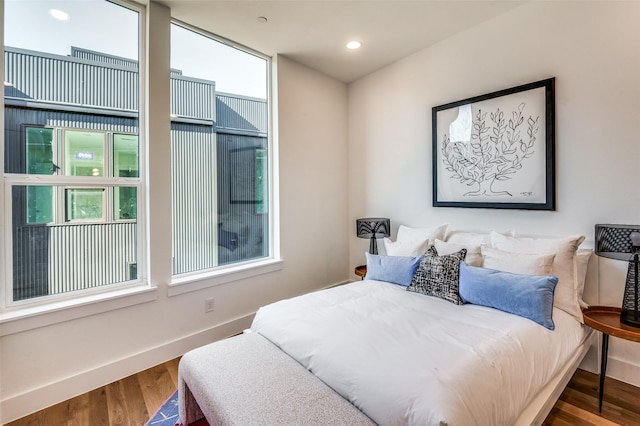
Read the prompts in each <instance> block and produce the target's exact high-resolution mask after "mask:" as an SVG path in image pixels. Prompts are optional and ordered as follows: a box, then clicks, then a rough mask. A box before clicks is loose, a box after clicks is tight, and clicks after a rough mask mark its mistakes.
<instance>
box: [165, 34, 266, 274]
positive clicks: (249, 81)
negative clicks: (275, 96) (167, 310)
mask: <svg viewBox="0 0 640 426" xmlns="http://www.w3.org/2000/svg"><path fill="white" fill-rule="evenodd" d="M194 52H198V54H195V53H194ZM268 64H269V62H268V60H267V59H266V58H264V57H261V56H259V55H257V54H255V53H252V52H247V51H243V50H240V49H237V48H235V47H232V46H229V45H227V44H225V43H223V42H221V41H218V40H217V39H216V38H215V37H214V36H212V35H209V34H206V33H204V32H201V31H199V30H196V29H192V28H185V27H183V26H179V25H176V24H174V25H172V27H171V67H172V69H173V71H174V73H173V75H172V86H171V87H172V92H171V95H172V102H171V117H172V119H171V120H172V123H171V154H172V158H171V179H172V188H171V196H172V220H173V223H172V225H173V226H172V230H173V254H174V258H173V273H174V275H179V274H187V273H190V272H195V271H202V270H209V269H214V268H216V267H219V266H222V265H227V264H232V263H238V262H246V261H250V260H253V259H261V258H265V257H268V256H269V255H270V254H271V253H270V241H269V235H270V233H269V230H270V229H269V226H270V220H269V214H268V211H269V209H268V206H269V193H270V191H269V178H268V171H269V151H268V150H269V142H268V125H267V124H268V122H269V119H268V117H269V116H268V111H269V108H268V102H269V100H268V98H267V93H268V90H267V89H268V86H267V70H268ZM214 106H215V108H214Z"/></svg>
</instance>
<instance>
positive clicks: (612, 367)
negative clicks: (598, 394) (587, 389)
mask: <svg viewBox="0 0 640 426" xmlns="http://www.w3.org/2000/svg"><path fill="white" fill-rule="evenodd" d="M607 376H608V377H612V378H614V379H616V380H620V381H621V382H625V383H629V384H631V385H633V386H637V387H640V365H635V364H631V363H630V362H628V361H624V360H620V359H616V358H611V357H609V360H608V361H607ZM604 389H605V392H606V391H607V387H606V386H605V388H604Z"/></svg>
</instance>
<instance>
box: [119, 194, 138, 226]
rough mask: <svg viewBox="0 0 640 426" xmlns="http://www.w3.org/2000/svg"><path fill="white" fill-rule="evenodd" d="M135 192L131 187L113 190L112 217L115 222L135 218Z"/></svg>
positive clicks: (136, 206) (136, 212) (136, 203)
mask: <svg viewBox="0 0 640 426" xmlns="http://www.w3.org/2000/svg"><path fill="white" fill-rule="evenodd" d="M137 190H138V189H137V188H136V187H133V186H123V187H116V188H114V191H115V196H114V216H115V219H116V220H131V219H135V218H136V217H137V215H138V210H137V209H138V202H137V199H138V197H137Z"/></svg>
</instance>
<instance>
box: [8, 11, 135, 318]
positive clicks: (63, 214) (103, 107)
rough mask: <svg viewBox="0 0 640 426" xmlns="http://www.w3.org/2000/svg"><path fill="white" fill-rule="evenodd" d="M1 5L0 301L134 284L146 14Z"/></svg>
mask: <svg viewBox="0 0 640 426" xmlns="http://www.w3.org/2000/svg"><path fill="white" fill-rule="evenodd" d="M4 6H5V14H4V30H5V38H4V40H5V46H4V57H5V64H4V65H5V68H4V100H5V107H4V108H5V109H4V113H5V122H4V148H3V149H4V157H5V164H4V175H3V179H4V182H5V188H8V190H6V191H5V199H4V200H3V202H4V203H5V205H6V206H8V207H7V208H6V209H5V210H4V211H5V212H10V217H5V223H6V224H8V225H7V228H9V229H7V231H6V232H5V241H3V244H5V250H6V251H7V252H8V253H9V254H10V256H11V262H10V263H9V265H7V266H8V267H7V268H6V271H5V277H4V278H5V279H3V282H6V283H7V284H8V285H9V286H10V290H9V291H6V292H5V293H6V294H7V299H6V300H5V301H3V305H4V306H11V305H13V304H15V303H17V302H27V301H46V300H47V299H46V298H47V296H52V295H57V294H66V293H72V292H78V291H91V289H98V288H107V287H109V286H110V287H109V288H115V287H113V286H114V285H116V284H122V285H125V284H126V285H137V284H140V283H141V282H142V281H141V280H138V278H139V277H138V273H137V271H138V269H137V268H138V263H139V262H140V259H141V258H142V256H141V255H140V253H143V251H144V240H143V239H142V238H141V233H140V232H139V231H138V230H139V227H138V218H139V217H141V216H142V215H141V213H142V211H141V209H142V206H140V205H139V203H138V200H139V199H140V194H141V191H142V190H143V188H144V182H143V179H142V178H141V173H140V162H139V157H140V154H139V153H140V151H141V149H140V148H141V147H140V142H139V141H141V138H139V121H138V117H139V113H140V111H139V89H138V88H139V87H140V72H139V64H138V59H139V46H140V40H139V34H140V20H141V13H140V12H141V9H140V8H139V7H138V6H135V5H129V4H128V3H125V2H120V1H92V2H90V4H88V5H87V4H86V2H77V1H69V0H66V1H64V0H63V1H53V0H51V1H49V0H42V1H38V2H32V1H29V2H27V1H22V0H5V2H4ZM87 6H88V7H87ZM52 9H57V10H58V12H57V13H52V12H51V10H52ZM25 22H28V23H29V25H25ZM87 22H91V25H90V26H86V23H87ZM114 22H117V27H118V31H117V32H114V31H113V23H114ZM139 210H140V211H139ZM141 270H142V269H141ZM76 294H77V293H76Z"/></svg>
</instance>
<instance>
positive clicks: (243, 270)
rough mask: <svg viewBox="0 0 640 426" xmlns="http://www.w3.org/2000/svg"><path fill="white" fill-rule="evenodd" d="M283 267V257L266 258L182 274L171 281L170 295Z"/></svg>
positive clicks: (266, 272)
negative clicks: (212, 269)
mask: <svg viewBox="0 0 640 426" xmlns="http://www.w3.org/2000/svg"><path fill="white" fill-rule="evenodd" d="M281 269H282V260H281V259H265V260H261V261H254V262H248V263H240V264H234V265H229V266H227V267H223V268H220V269H216V270H215V271H207V272H202V273H196V274H190V275H182V276H179V277H174V278H173V279H172V280H171V282H170V283H169V289H168V295H169V297H171V296H176V295H179V294H184V293H188V292H191V291H196V290H202V289H204V288H209V287H213V286H217V285H220V284H225V283H228V282H232V281H237V280H243V279H246V278H251V277H255V276H258V275H262V274H268V273H270V272H275V271H279V270H281Z"/></svg>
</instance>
